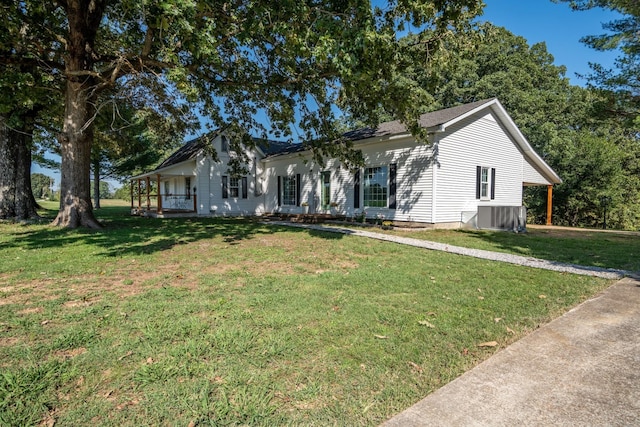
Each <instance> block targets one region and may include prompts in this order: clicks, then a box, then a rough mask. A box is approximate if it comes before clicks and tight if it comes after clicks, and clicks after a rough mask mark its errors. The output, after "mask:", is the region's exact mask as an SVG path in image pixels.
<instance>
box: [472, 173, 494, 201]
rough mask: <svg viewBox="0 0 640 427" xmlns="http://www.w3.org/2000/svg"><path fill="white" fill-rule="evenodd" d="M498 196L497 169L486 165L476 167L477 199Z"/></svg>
mask: <svg viewBox="0 0 640 427" xmlns="http://www.w3.org/2000/svg"><path fill="white" fill-rule="evenodd" d="M495 198H496V169H495V168H489V167H486V166H477V167H476V199H479V200H493V199H495Z"/></svg>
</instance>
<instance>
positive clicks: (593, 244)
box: [371, 228, 640, 271]
mask: <svg viewBox="0 0 640 427" xmlns="http://www.w3.org/2000/svg"><path fill="white" fill-rule="evenodd" d="M371 231H375V232H380V233H387V234H393V235H397V236H403V237H413V238H416V239H422V240H430V241H432V242H441V243H449V244H451V245H455V246H462V247H466V248H474V249H484V250H488V251H496V252H506V253H511V254H516V255H523V256H531V257H535V258H541V259H548V260H552V261H560V262H566V263H571V264H578V265H587V266H595V267H607V268H617V269H622V270H628V271H640V236H638V235H635V234H624V233H610V232H601V231H599V230H565V229H536V228H529V229H528V231H527V232H526V233H510V232H501V231H478V230H426V231H415V230H414V231H412V230H401V229H395V230H387V231H385V230H381V229H379V228H373V229H371Z"/></svg>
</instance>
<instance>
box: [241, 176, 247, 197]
mask: <svg viewBox="0 0 640 427" xmlns="http://www.w3.org/2000/svg"><path fill="white" fill-rule="evenodd" d="M242 198H243V199H246V198H247V177H246V176H243V177H242Z"/></svg>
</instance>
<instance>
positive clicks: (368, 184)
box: [363, 166, 388, 208]
mask: <svg viewBox="0 0 640 427" xmlns="http://www.w3.org/2000/svg"><path fill="white" fill-rule="evenodd" d="M363 184H364V185H363V193H364V207H365V208H386V207H387V197H388V187H387V185H388V181H387V167H386V166H377V167H373V168H365V170H364V180H363Z"/></svg>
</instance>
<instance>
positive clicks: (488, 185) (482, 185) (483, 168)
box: [480, 166, 491, 200]
mask: <svg viewBox="0 0 640 427" xmlns="http://www.w3.org/2000/svg"><path fill="white" fill-rule="evenodd" d="M485 171H486V173H487V180H486V182H485V181H483V180H482V178H483V177H484V173H485ZM485 185H486V191H487V193H486V194H484V195H483V194H482V191H483V190H484V189H485ZM480 200H491V167H489V166H480Z"/></svg>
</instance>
